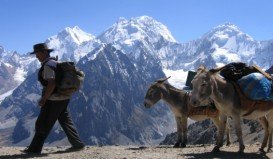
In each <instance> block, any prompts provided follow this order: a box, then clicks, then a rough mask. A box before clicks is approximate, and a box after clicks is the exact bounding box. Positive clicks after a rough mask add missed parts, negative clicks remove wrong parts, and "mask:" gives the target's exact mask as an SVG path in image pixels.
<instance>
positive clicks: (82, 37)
mask: <svg viewBox="0 0 273 159" xmlns="http://www.w3.org/2000/svg"><path fill="white" fill-rule="evenodd" d="M58 36H59V37H63V38H67V37H70V38H71V39H72V40H73V41H74V42H75V43H77V44H78V45H79V44H81V43H82V42H85V41H89V40H92V39H94V38H95V37H94V36H93V35H91V34H89V33H86V32H84V31H83V30H81V29H80V28H79V27H78V26H74V27H72V28H70V27H66V28H65V29H64V30H63V31H61V32H60V33H59V34H58Z"/></svg>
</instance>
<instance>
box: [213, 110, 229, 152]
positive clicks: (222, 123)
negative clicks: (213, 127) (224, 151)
mask: <svg viewBox="0 0 273 159" xmlns="http://www.w3.org/2000/svg"><path fill="white" fill-rule="evenodd" d="M219 119H220V120H219V125H218V129H217V130H218V132H217V140H216V145H215V147H214V148H213V150H212V152H219V151H220V147H222V146H223V139H224V133H225V128H226V122H227V117H226V116H225V115H223V114H221V115H220V116H219Z"/></svg>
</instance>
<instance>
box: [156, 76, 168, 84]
mask: <svg viewBox="0 0 273 159" xmlns="http://www.w3.org/2000/svg"><path fill="white" fill-rule="evenodd" d="M169 78H171V76H169V77H166V78H162V79H159V80H157V81H156V83H164V82H165V81H166V80H167V79H169Z"/></svg>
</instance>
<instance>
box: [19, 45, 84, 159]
mask: <svg viewBox="0 0 273 159" xmlns="http://www.w3.org/2000/svg"><path fill="white" fill-rule="evenodd" d="M33 49H34V51H33V52H31V53H30V54H35V55H36V58H37V59H38V60H39V61H40V62H41V68H40V70H39V73H38V80H39V82H40V83H41V84H42V86H43V91H42V97H41V99H40V101H39V103H38V104H39V106H40V107H41V110H40V114H39V116H38V118H37V120H36V124H35V135H34V137H33V140H32V142H31V144H30V145H29V147H28V148H26V149H25V150H23V152H24V153H31V154H33V153H37V154H40V153H41V151H42V147H43V144H44V142H45V139H46V138H47V136H48V134H49V132H50V130H51V129H52V127H53V126H54V124H55V122H56V120H58V121H59V123H60V125H61V127H62V128H63V130H64V132H65V134H66V136H67V138H68V141H69V142H70V144H71V145H72V147H71V148H69V149H68V151H77V150H82V149H83V148H84V143H83V142H82V141H81V140H80V138H79V135H78V133H77V131H76V129H75V127H74V125H73V122H72V120H71V117H70V115H69V112H68V110H67V105H68V103H69V100H70V96H69V95H63V94H60V93H58V92H57V87H56V82H55V77H56V72H55V68H56V67H57V59H55V58H52V57H50V52H52V51H53V49H48V47H47V45H46V44H45V43H39V44H36V45H34V46H33Z"/></svg>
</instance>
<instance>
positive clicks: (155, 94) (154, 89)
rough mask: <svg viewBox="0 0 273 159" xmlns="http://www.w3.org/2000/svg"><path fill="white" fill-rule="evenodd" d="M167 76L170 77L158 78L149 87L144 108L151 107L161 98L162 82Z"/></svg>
mask: <svg viewBox="0 0 273 159" xmlns="http://www.w3.org/2000/svg"><path fill="white" fill-rule="evenodd" d="M169 78H170V77H168V78H164V79H159V80H157V81H156V82H155V83H153V84H152V85H151V86H150V87H149V89H148V90H147V92H146V95H145V100H144V106H145V107H146V108H150V107H152V106H153V105H154V104H156V103H157V102H158V101H159V100H160V99H161V98H162V89H164V88H163V87H164V86H163V83H164V82H165V81H166V80H167V79H169Z"/></svg>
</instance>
